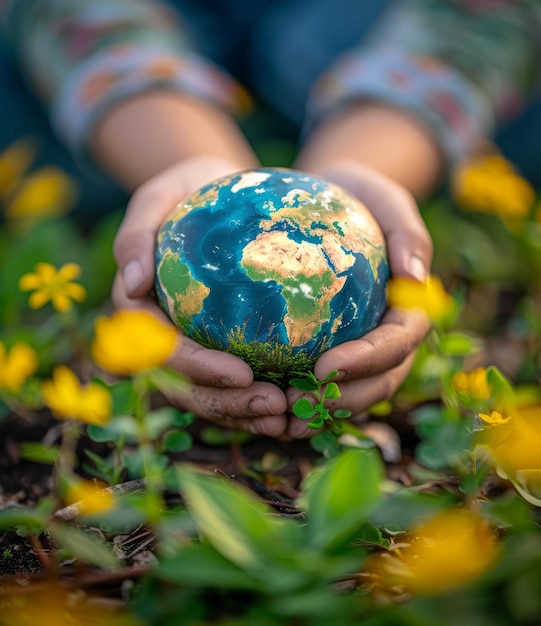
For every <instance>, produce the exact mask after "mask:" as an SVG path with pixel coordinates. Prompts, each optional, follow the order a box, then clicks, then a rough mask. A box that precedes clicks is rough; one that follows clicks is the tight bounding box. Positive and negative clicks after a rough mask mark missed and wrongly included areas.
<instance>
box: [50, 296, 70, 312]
mask: <svg viewBox="0 0 541 626" xmlns="http://www.w3.org/2000/svg"><path fill="white" fill-rule="evenodd" d="M51 302H52V304H53V307H54V308H55V309H56V310H57V311H60V313H64V311H67V310H68V309H70V308H71V300H70V299H69V298H68V296H67V295H66V294H64V293H58V294H53V296H52V298H51Z"/></svg>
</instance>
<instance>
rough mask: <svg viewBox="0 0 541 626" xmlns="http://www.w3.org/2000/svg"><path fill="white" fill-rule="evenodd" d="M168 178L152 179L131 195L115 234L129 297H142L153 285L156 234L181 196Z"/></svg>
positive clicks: (177, 188)
mask: <svg viewBox="0 0 541 626" xmlns="http://www.w3.org/2000/svg"><path fill="white" fill-rule="evenodd" d="M171 177H172V172H168V173H167V174H166V175H162V176H161V177H160V179H159V184H157V183H156V181H152V182H151V183H148V184H146V185H143V186H142V187H140V188H139V189H138V190H137V191H136V192H135V193H134V194H133V196H132V198H131V200H130V202H129V204H128V208H127V210H126V216H125V217H124V219H123V221H122V224H121V226H120V228H119V230H118V232H117V235H116V237H115V241H114V244H113V253H114V257H115V260H116V263H117V265H118V267H119V270H120V271H121V272H122V275H123V283H124V285H125V288H126V293H127V295H129V296H130V297H141V296H143V295H145V294H147V293H148V292H149V291H150V290H151V288H152V286H153V283H154V252H155V247H156V235H157V233H158V230H159V228H160V226H161V225H162V223H163V221H164V219H165V218H166V216H167V215H168V214H169V213H170V212H171V211H172V210H173V209H174V207H175V206H176V204H178V202H179V201H180V200H181V199H182V196H183V193H182V191H181V190H180V189H179V185H178V183H177V184H171V182H172V181H170V180H169V179H170V178H171Z"/></svg>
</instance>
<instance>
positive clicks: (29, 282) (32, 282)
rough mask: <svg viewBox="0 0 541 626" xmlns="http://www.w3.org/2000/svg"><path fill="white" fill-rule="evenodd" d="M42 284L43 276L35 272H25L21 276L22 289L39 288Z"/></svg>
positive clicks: (20, 284)
mask: <svg viewBox="0 0 541 626" xmlns="http://www.w3.org/2000/svg"><path fill="white" fill-rule="evenodd" d="M42 284H43V281H42V280H41V278H40V277H39V276H38V275H37V274H35V273H33V272H31V273H28V274H23V275H22V276H21V277H20V278H19V289H20V290H21V291H32V290H33V289H39V288H40V287H41V286H42Z"/></svg>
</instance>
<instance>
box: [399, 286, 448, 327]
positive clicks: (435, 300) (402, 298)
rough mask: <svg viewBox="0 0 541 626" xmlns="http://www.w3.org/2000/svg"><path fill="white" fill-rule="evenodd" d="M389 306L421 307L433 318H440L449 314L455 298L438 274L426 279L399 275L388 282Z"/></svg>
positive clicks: (403, 307)
mask: <svg viewBox="0 0 541 626" xmlns="http://www.w3.org/2000/svg"><path fill="white" fill-rule="evenodd" d="M387 301H388V303H389V306H391V307H397V308H400V309H420V310H422V311H424V312H425V313H426V314H427V315H428V317H429V318H430V319H431V320H435V321H437V320H440V319H442V318H444V317H445V316H446V315H448V314H449V313H450V312H451V310H452V307H453V299H452V297H451V296H450V294H448V293H447V292H446V291H445V289H444V287H443V285H442V282H441V280H440V279H439V278H438V277H437V276H429V277H428V278H427V280H425V281H419V280H415V279H413V278H406V277H404V276H397V277H395V278H391V280H389V282H388V284H387Z"/></svg>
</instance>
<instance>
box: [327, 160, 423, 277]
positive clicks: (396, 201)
mask: <svg viewBox="0 0 541 626" xmlns="http://www.w3.org/2000/svg"><path fill="white" fill-rule="evenodd" d="M325 175H326V176H327V177H328V178H329V179H330V180H332V181H333V182H335V183H337V184H339V185H341V186H342V187H344V188H345V189H348V190H349V191H350V192H352V193H353V194H354V195H356V196H357V197H358V198H359V199H360V200H361V202H363V203H364V204H365V205H366V206H367V207H368V209H369V210H370V212H371V213H372V214H373V215H374V217H375V218H376V220H377V222H378V223H379V225H380V226H381V229H382V231H383V233H384V235H385V239H386V242H387V250H388V255H389V264H390V267H391V272H392V274H393V275H396V276H411V277H412V278H416V279H417V280H424V279H425V278H426V277H427V275H428V274H429V272H430V265H431V262H432V254H433V247H432V241H431V238H430V235H429V233H428V230H427V228H426V226H425V224H424V222H423V220H422V217H421V214H420V212H419V209H418V207H417V204H416V202H415V199H414V198H413V196H412V195H411V194H410V193H409V192H408V191H407V190H406V189H404V188H403V187H402V186H401V185H399V184H397V183H395V182H394V181H392V180H391V179H389V178H387V177H386V176H384V175H383V174H381V173H380V172H377V171H376V170H373V169H371V168H369V167H366V166H362V167H361V166H360V165H359V164H358V163H352V162H349V161H344V162H340V163H337V164H335V165H334V166H333V167H332V168H329V169H328V170H327V171H326V172H325Z"/></svg>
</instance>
